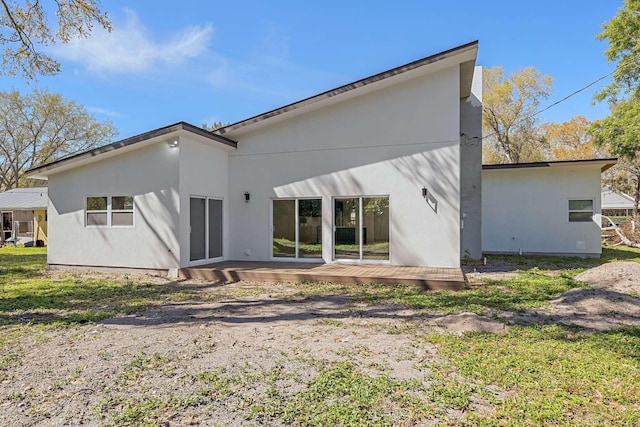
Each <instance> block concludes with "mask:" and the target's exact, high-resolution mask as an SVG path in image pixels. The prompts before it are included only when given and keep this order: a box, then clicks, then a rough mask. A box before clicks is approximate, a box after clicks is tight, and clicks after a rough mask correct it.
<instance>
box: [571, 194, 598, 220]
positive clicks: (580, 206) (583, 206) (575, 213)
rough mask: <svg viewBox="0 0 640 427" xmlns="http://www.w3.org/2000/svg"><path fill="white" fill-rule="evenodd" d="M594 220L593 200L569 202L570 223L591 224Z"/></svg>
mask: <svg viewBox="0 0 640 427" xmlns="http://www.w3.org/2000/svg"><path fill="white" fill-rule="evenodd" d="M592 220H593V199H572V200H569V222H591V221H592Z"/></svg>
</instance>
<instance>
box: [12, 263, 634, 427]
mask: <svg viewBox="0 0 640 427" xmlns="http://www.w3.org/2000/svg"><path fill="white" fill-rule="evenodd" d="M505 270H506V269H505ZM494 273H495V272H494ZM483 274H490V273H477V272H476V273H471V274H469V276H470V279H471V280H472V281H478V280H481V279H482V275H483ZM504 274H511V273H504ZM577 279H578V280H581V281H584V282H586V283H588V284H589V285H590V286H589V287H586V288H576V289H572V290H570V291H568V292H565V293H564V294H562V295H560V296H559V297H557V298H555V299H553V300H552V301H551V304H550V305H549V306H547V307H544V308H540V309H535V310H527V311H524V312H517V313H515V312H498V311H493V312H489V311H488V312H486V313H483V314H484V316H479V315H477V314H473V313H462V314H457V315H449V316H444V315H438V314H436V313H430V312H428V311H425V310H412V309H408V308H406V307H404V306H399V305H393V304H373V305H371V304H363V303H355V302H354V301H353V300H352V299H351V298H350V297H349V296H345V295H329V296H312V297H306V298H302V297H299V296H297V295H296V293H295V287H294V286H293V285H287V284H278V285H270V286H269V287H265V286H264V285H262V284H251V283H236V284H230V285H226V286H217V285H209V284H203V283H192V284H191V285H193V286H195V287H197V288H198V289H199V292H204V293H216V292H220V290H221V289H224V290H225V291H228V290H229V289H230V288H235V289H240V290H242V293H244V294H245V296H240V297H234V298H227V299H221V300H218V301H181V302H174V301H167V302H166V304H164V305H163V306H161V307H156V308H153V309H151V310H148V311H145V312H142V313H137V314H135V315H128V316H119V317H115V318H109V319H106V320H104V321H101V322H98V323H95V324H86V325H81V326H75V327H71V328H64V329H42V330H40V331H38V332H37V333H35V334H30V335H27V336H24V337H22V338H21V348H20V349H18V350H16V351H17V352H19V353H20V356H21V360H22V362H21V363H17V364H16V365H15V366H13V367H12V368H11V370H10V373H9V374H8V376H7V377H6V378H5V379H4V380H3V381H2V383H1V384H0V387H1V395H2V396H4V398H3V399H2V400H0V425H7V426H9V425H11V426H30V425H104V424H107V425H108V424H112V423H115V424H124V425H126V424H127V422H126V420H127V418H124V416H125V415H126V414H127V410H131V411H135V410H140V407H141V406H142V407H143V409H144V410H147V411H150V412H152V413H154V414H158V413H159V415H158V416H157V418H154V419H156V420H157V419H159V420H160V421H159V422H158V423H159V424H160V425H167V426H169V425H176V426H178V425H262V424H265V423H266V424H268V425H274V424H275V425H278V424H280V423H281V422H279V421H277V420H275V419H273V418H269V408H267V407H262V406H261V403H263V402H269V400H268V399H267V398H266V397H265V396H273V395H276V396H281V398H282V399H285V400H286V399H288V398H291V397H292V396H294V395H296V393H299V392H300V391H301V390H303V389H305V387H307V385H308V383H309V382H310V381H311V379H312V378H314V377H316V376H317V375H318V374H320V373H322V372H323V371H324V370H326V369H327V366H336V365H335V364H336V363H341V362H345V363H349V364H350V365H349V366H356V367H357V368H358V369H361V370H363V371H364V372H367V373H369V374H370V375H371V376H373V377H375V376H377V375H382V374H383V373H384V374H385V375H387V376H388V378H390V379H391V380H393V381H398V382H401V381H414V380H417V381H418V382H419V383H421V384H422V385H423V386H428V384H429V383H430V381H432V375H431V374H432V373H431V370H430V368H429V367H430V366H431V365H436V364H438V363H441V362H442V358H441V356H440V355H439V354H438V351H437V349H436V347H435V346H433V345H431V344H429V343H427V342H425V341H424V340H422V339H421V338H420V337H421V336H423V335H425V334H431V333H447V332H450V333H463V332H465V331H478V330H480V331H488V332H493V333H504V332H505V331H506V330H507V329H508V328H509V325H510V324H513V323H522V324H531V323H564V324H571V325H578V326H580V327H583V328H587V329H592V330H594V331H595V330H605V329H610V328H618V327H621V326H626V325H636V326H639V325H640V299H639V298H638V295H639V292H640V265H638V264H635V263H609V264H604V265H602V266H600V267H597V268H594V269H591V270H589V271H586V272H584V273H582V274H581V275H579V276H578V277H577ZM154 280H159V279H154ZM189 285H190V284H189V283H182V284H179V286H189ZM462 292H464V291H462ZM10 356H11V355H10V354H5V355H4V357H10ZM423 392H424V387H422V388H421V387H419V386H416V388H415V391H414V393H415V394H416V395H420V393H423ZM171 399H174V400H175V401H176V402H179V404H178V403H176V404H175V405H164V406H162V405H160V404H159V403H158V402H165V403H166V402H167V401H168V400H171ZM154 402H155V403H154ZM154 404H155V406H154ZM144 405H146V406H144ZM473 405H474V406H473V407H474V408H475V409H476V410H477V411H480V412H482V411H487V412H490V411H491V407H490V405H488V403H487V402H486V401H485V400H484V399H483V398H481V397H477V398H476V399H475V401H474V402H473ZM263 406H265V405H263ZM176 408H179V409H176ZM256 408H258V409H256ZM261 408H262V409H261ZM394 410H397V412H396V413H394V412H393V411H394ZM153 411H155V412H153ZM388 411H390V412H389V414H390V415H391V416H392V417H393V419H394V420H396V421H397V424H398V425H412V421H411V418H410V415H409V414H408V413H406V412H405V411H403V410H401V409H394V407H393V406H390V407H389V409H388ZM460 416H462V413H458V412H456V411H455V410H451V409H443V410H442V411H441V412H440V413H435V415H434V416H433V417H431V418H429V420H430V421H429V422H426V423H424V424H425V425H428V424H433V423H436V424H437V423H438V422H441V421H443V420H449V422H455V420H456V419H457V417H460ZM132 419H133V418H132Z"/></svg>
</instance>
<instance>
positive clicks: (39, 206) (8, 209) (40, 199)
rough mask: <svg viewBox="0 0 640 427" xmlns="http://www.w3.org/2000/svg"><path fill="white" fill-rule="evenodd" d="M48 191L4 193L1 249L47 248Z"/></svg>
mask: <svg viewBox="0 0 640 427" xmlns="http://www.w3.org/2000/svg"><path fill="white" fill-rule="evenodd" d="M48 200H49V199H48V196H47V187H34V188H14V189H13V190H9V191H5V192H3V193H0V221H1V222H0V225H1V226H2V227H1V231H0V245H3V246H4V245H6V244H21V245H33V244H36V245H46V244H47V204H48Z"/></svg>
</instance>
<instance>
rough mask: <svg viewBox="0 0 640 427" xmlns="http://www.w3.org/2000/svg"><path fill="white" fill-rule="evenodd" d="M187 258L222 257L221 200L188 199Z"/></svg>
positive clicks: (210, 258) (193, 259)
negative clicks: (188, 233)
mask: <svg viewBox="0 0 640 427" xmlns="http://www.w3.org/2000/svg"><path fill="white" fill-rule="evenodd" d="M189 228H190V238H189V260H190V261H201V260H206V259H209V260H212V259H216V258H222V200H219V199H207V198H205V197H191V198H190V199H189Z"/></svg>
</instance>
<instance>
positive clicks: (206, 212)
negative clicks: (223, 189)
mask: <svg viewBox="0 0 640 427" xmlns="http://www.w3.org/2000/svg"><path fill="white" fill-rule="evenodd" d="M191 199H204V201H205V203H204V206H205V208H204V218H205V221H204V242H205V243H204V255H205V258H203V259H197V260H193V261H191ZM209 200H220V201H221V202H222V213H221V218H220V219H221V221H222V235H221V236H220V238H221V239H222V256H220V257H215V258H208V256H209ZM224 204H225V202H224V198H223V197H218V196H202V195H198V194H190V195H189V215H188V216H187V217H188V218H189V224H188V226H189V246H188V249H189V256H188V260H187V263H188V264H187V266H188V267H194V266H198V265H204V264H212V263H214V262H220V261H224V260H225V250H224V241H225V239H224V237H225V221H226V218H225V215H224Z"/></svg>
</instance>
